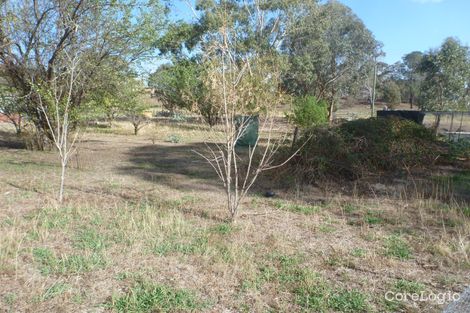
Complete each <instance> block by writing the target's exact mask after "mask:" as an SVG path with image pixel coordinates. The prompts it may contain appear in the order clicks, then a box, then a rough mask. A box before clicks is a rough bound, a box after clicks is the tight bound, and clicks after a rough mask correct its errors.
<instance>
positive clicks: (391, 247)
mask: <svg viewBox="0 0 470 313" xmlns="http://www.w3.org/2000/svg"><path fill="white" fill-rule="evenodd" d="M385 250H386V251H385V254H386V255H388V256H391V257H394V258H397V259H399V260H402V261H403V260H408V259H410V258H411V256H412V252H411V249H410V247H409V246H408V244H407V243H406V241H405V240H403V239H402V238H401V237H398V236H390V237H388V238H387V239H386V241H385Z"/></svg>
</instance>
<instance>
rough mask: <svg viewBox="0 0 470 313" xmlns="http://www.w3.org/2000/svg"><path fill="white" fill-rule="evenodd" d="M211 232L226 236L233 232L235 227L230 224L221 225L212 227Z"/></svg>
mask: <svg viewBox="0 0 470 313" xmlns="http://www.w3.org/2000/svg"><path fill="white" fill-rule="evenodd" d="M211 230H212V232H214V233H217V234H221V235H228V234H231V233H232V232H233V231H234V230H235V227H234V226H233V225H232V224H231V223H222V224H218V225H216V226H214V227H212V229H211Z"/></svg>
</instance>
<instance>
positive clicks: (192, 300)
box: [111, 282, 204, 313]
mask: <svg viewBox="0 0 470 313" xmlns="http://www.w3.org/2000/svg"><path fill="white" fill-rule="evenodd" d="M111 301H112V302H111V307H112V308H114V309H115V310H116V311H117V312H136V313H137V312H184V311H195V310H197V309H201V308H203V307H204V304H203V303H202V302H201V301H200V300H198V299H197V297H196V296H195V295H194V294H193V293H191V292H189V291H186V290H182V289H174V288H171V287H168V286H165V285H160V284H149V283H143V282H138V283H137V284H135V285H134V286H133V287H132V288H131V289H130V291H129V292H128V293H127V294H125V295H123V296H120V297H117V296H114V297H113V298H112V300H111Z"/></svg>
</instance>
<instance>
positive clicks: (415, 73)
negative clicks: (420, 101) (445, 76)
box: [402, 51, 424, 108]
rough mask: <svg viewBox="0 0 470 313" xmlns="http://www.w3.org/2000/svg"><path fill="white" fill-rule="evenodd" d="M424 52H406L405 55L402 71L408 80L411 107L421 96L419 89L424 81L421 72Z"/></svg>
mask: <svg viewBox="0 0 470 313" xmlns="http://www.w3.org/2000/svg"><path fill="white" fill-rule="evenodd" d="M423 55H424V54H423V53H422V52H421V51H413V52H410V53H408V54H406V55H405V56H404V57H403V59H402V60H403V68H402V72H403V75H404V77H405V80H406V85H407V87H408V88H407V91H408V92H407V93H408V102H409V104H410V108H413V105H414V104H415V102H416V99H417V98H418V97H419V89H420V86H421V83H422V81H423V75H422V74H421V73H420V72H419V66H420V64H421V62H422V60H423Z"/></svg>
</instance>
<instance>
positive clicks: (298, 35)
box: [283, 1, 380, 121]
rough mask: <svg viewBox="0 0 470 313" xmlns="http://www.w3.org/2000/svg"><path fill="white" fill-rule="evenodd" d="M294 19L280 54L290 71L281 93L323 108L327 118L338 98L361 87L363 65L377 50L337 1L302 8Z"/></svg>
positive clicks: (375, 42)
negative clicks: (321, 104) (317, 101)
mask: <svg viewBox="0 0 470 313" xmlns="http://www.w3.org/2000/svg"><path fill="white" fill-rule="evenodd" d="M299 12H301V14H300V16H299V17H298V18H297V20H296V22H295V23H293V24H292V25H291V26H290V27H289V29H288V32H287V37H286V40H285V42H284V45H283V47H284V51H285V52H286V54H287V55H288V58H289V64H290V69H289V71H288V72H287V73H286V75H285V82H286V88H287V89H288V90H289V91H290V92H292V93H294V94H298V95H312V96H315V97H316V98H318V99H324V100H326V101H328V103H329V110H328V111H329V118H330V121H331V120H332V118H333V111H334V108H335V106H336V105H337V102H338V97H339V96H341V95H344V94H346V93H348V92H349V91H351V89H352V88H354V87H355V86H356V85H357V84H358V83H361V84H362V81H363V79H364V75H362V74H361V71H362V70H364V69H365V68H366V67H365V65H366V64H367V63H370V60H373V59H374V57H375V55H377V54H379V53H378V50H379V49H380V45H379V44H378V43H377V41H376V40H375V39H374V37H373V35H372V33H371V32H370V31H369V30H368V29H367V28H366V27H365V26H364V24H363V22H362V21H361V20H360V19H359V18H358V17H357V16H356V15H355V14H354V13H353V12H352V11H351V9H350V8H348V7H346V6H345V5H343V4H341V3H339V2H337V1H328V2H327V3H325V4H322V5H317V4H316V3H308V4H305V5H302V9H301V10H300V11H299Z"/></svg>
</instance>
